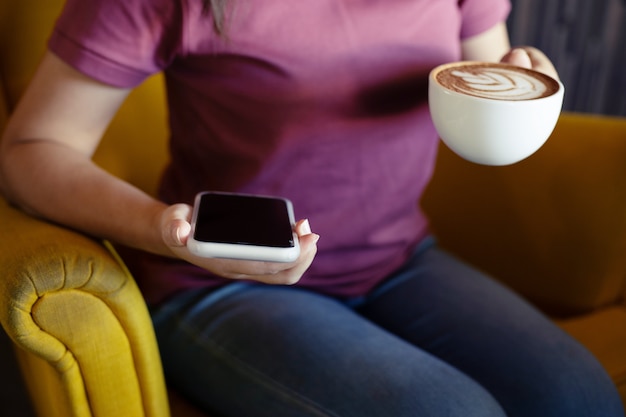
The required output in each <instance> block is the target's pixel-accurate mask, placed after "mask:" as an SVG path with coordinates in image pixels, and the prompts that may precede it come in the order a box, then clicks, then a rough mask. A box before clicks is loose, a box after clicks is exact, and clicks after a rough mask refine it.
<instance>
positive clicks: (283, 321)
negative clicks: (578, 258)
mask: <svg viewBox="0 0 626 417" xmlns="http://www.w3.org/2000/svg"><path fill="white" fill-rule="evenodd" d="M153 320H154V324H155V329H156V332H157V338H158V341H159V346H160V349H161V354H162V358H163V365H164V369H165V373H166V377H167V379H168V384H170V385H171V386H173V387H175V388H176V389H177V390H178V391H179V392H181V393H182V394H183V395H184V396H186V397H187V398H188V399H190V400H191V401H192V402H194V403H196V404H197V405H198V406H199V407H201V408H203V409H205V410H207V411H208V412H212V413H215V414H217V415H220V416H239V417H256V416H267V417H282V416H288V417H299V416H336V417H348V416H352V417H378V416H380V417H405V416H407V417H408V416H411V417H429V416H433V417H443V416H462V417H474V416H476V417H478V416H480V417H491V416H510V417H517V416H519V417H550V416H554V417H564V416H567V417H582V416H589V417H592V416H593V417H617V416H623V415H624V413H623V409H622V404H621V401H620V398H619V395H618V394H617V390H616V389H615V387H614V385H613V383H612V382H611V380H610V378H609V377H608V376H607V374H606V373H605V372H604V370H603V369H602V368H601V366H600V365H599V364H598V362H597V361H596V360H595V359H594V357H592V355H591V354H589V353H588V352H587V351H586V350H585V349H584V348H583V347H582V346H581V345H579V344H578V343H577V342H575V341H574V340H573V339H572V338H570V337H569V336H568V335H567V334H566V333H564V332H563V331H561V330H560V329H559V328H558V327H556V326H555V325H554V324H552V323H551V322H550V321H549V320H548V319H547V318H545V317H544V316H543V315H541V314H540V313H539V312H537V311H536V310H535V309H534V308H533V307H531V306H530V305H529V304H527V303H526V302H525V301H523V300H522V299H520V298H519V297H518V296H516V295H515V294H513V293H512V292H510V291H509V290H507V289H506V288H504V287H503V286H501V285H499V284H497V283H496V282H494V281H493V280H491V279H490V278H488V277H486V276H484V275H483V274H481V273H480V272H478V271H476V270H475V269H472V268H470V267H468V266H467V265H465V264H463V263H461V262H459V261H458V260H456V259H455V258H453V257H451V256H450V255H448V254H446V253H445V252H443V251H440V250H439V249H437V248H436V247H435V246H431V247H429V248H427V249H423V250H421V251H419V252H417V253H416V254H415V256H414V257H413V258H412V259H411V260H410V262H408V263H407V264H406V265H405V267H404V268H403V269H402V270H400V271H398V272H397V274H395V275H394V276H393V277H392V278H391V279H390V280H389V281H387V283H386V284H384V285H382V286H381V287H380V288H379V289H377V290H376V291H374V292H373V293H372V294H370V295H368V296H367V297H363V298H361V299H356V300H347V301H346V300H337V299H333V298H331V297H327V296H324V295H320V294H316V293H313V292H310V291H307V290H303V289H299V288H297V287H285V286H266V285H256V284H247V283H235V284H232V285H229V286H227V287H225V288H222V289H220V290H217V291H213V292H210V291H207V290H193V291H189V292H186V293H184V294H182V295H179V296H177V297H175V298H173V299H172V300H170V301H169V302H167V303H166V304H164V305H162V306H160V307H159V308H158V309H156V310H154V311H153Z"/></svg>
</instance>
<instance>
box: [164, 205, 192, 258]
mask: <svg viewBox="0 0 626 417" xmlns="http://www.w3.org/2000/svg"><path fill="white" fill-rule="evenodd" d="M191 211H192V208H191V206H189V205H187V204H174V205H172V206H169V207H168V208H167V209H166V210H165V211H164V212H163V215H162V217H161V237H162V238H163V242H164V243H165V244H166V245H167V246H170V247H180V246H185V245H186V244H187V239H188V238H189V234H190V233H191V224H190V221H191Z"/></svg>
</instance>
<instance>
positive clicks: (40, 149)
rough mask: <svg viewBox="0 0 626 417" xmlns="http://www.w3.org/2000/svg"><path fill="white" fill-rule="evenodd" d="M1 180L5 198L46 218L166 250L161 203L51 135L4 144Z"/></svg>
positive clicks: (156, 250) (123, 241)
mask: <svg viewBox="0 0 626 417" xmlns="http://www.w3.org/2000/svg"><path fill="white" fill-rule="evenodd" d="M0 168H1V169H0V174H1V175H0V183H1V184H2V189H3V191H4V194H5V195H6V196H7V198H8V199H9V200H11V201H12V202H13V203H15V204H16V205H18V206H20V207H22V208H23V209H24V210H26V211H28V212H30V213H32V214H34V215H37V216H40V217H42V218H45V219H49V220H51V221H54V222H57V223H60V224H63V225H66V226H68V227H71V228H74V229H77V230H80V231H83V232H85V233H88V234H91V235H93V236H96V237H100V238H106V239H110V240H112V241H115V242H118V243H121V244H124V245H129V246H132V247H136V248H140V249H143V250H147V251H150V252H154V253H159V254H164V255H171V252H170V251H169V250H168V249H167V247H166V246H165V245H164V243H163V241H162V239H161V233H160V228H159V222H160V216H161V213H162V211H163V210H164V209H165V205H164V204H162V203H160V202H158V201H156V200H155V199H153V198H152V197H150V196H148V195H147V194H145V193H143V192H142V191H140V190H138V189H137V188H135V187H133V186H131V185H130V184H128V183H126V182H124V181H122V180H120V179H118V178H115V177H113V176H111V175H110V174H109V173H107V172H105V171H104V170H102V169H100V168H99V167H97V166H95V165H94V164H93V163H92V162H91V160H90V159H89V158H88V157H86V156H85V155H83V154H81V153H79V152H77V151H75V150H72V149H69V148H68V147H66V146H64V145H62V144H58V143H55V142H50V141H44V140H41V141H37V140H31V141H27V140H21V141H14V142H13V143H12V144H10V145H8V146H7V145H5V146H4V147H3V150H2V153H1V154H0Z"/></svg>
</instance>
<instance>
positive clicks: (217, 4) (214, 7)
mask: <svg viewBox="0 0 626 417" xmlns="http://www.w3.org/2000/svg"><path fill="white" fill-rule="evenodd" d="M227 1H228V0H202V9H203V10H204V12H205V13H209V12H210V13H211V15H213V25H214V26H215V30H216V31H217V33H219V34H224V24H225V22H224V21H225V15H226V3H227Z"/></svg>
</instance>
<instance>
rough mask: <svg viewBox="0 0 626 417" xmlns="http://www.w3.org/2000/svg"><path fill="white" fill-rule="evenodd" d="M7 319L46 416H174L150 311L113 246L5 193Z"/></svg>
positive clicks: (2, 305)
mask: <svg viewBox="0 0 626 417" xmlns="http://www.w3.org/2000/svg"><path fill="white" fill-rule="evenodd" d="M0 275H1V276H0V322H1V324H2V326H3V327H4V329H5V331H6V332H7V334H8V335H9V337H10V338H11V339H12V340H13V342H14V343H15V344H16V345H17V346H18V347H19V349H16V351H17V353H18V356H19V359H20V365H21V367H22V370H23V373H24V376H25V380H26V384H27V386H28V388H29V391H30V394H31V396H32V397H34V398H35V399H36V401H34V402H35V406H36V407H37V408H38V410H37V411H38V413H39V414H40V415H44V414H45V415H46V416H63V417H69V416H92V415H97V416H99V417H103V416H111V417H118V416H146V417H168V416H169V408H168V404H167V393H166V389H165V383H164V380H163V374H162V368H161V362H160V357H159V352H158V348H157V345H156V340H155V336H154V332H153V328H152V323H151V320H150V317H149V314H148V312H147V308H146V306H145V303H144V301H143V298H142V296H141V293H140V292H139V289H138V288H137V286H136V284H135V282H134V280H133V278H132V277H131V276H130V274H129V273H128V271H127V270H126V269H125V267H124V266H123V264H122V263H121V262H120V261H119V259H117V257H116V255H115V252H114V251H113V250H112V248H110V247H108V245H106V244H105V245H102V244H101V243H100V242H98V241H95V240H93V239H90V238H88V237H86V236H84V235H81V234H79V233H76V232H73V231H71V230H68V229H65V228H62V227H59V226H56V225H53V224H49V223H46V222H43V221H41V220H38V219H35V218H33V217H31V216H28V215H26V214H24V213H23V212H21V211H19V210H17V209H14V208H12V207H11V206H10V205H9V204H8V203H7V202H6V201H5V200H4V199H2V198H0Z"/></svg>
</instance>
